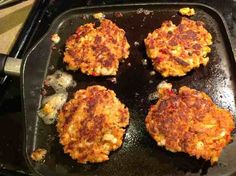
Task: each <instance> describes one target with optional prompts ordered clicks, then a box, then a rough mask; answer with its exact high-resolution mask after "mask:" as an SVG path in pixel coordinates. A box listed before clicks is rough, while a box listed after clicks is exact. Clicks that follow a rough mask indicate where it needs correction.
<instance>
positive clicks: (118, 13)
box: [114, 12, 123, 18]
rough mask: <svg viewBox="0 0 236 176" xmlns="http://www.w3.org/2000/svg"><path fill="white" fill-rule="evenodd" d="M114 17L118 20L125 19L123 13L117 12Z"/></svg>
mask: <svg viewBox="0 0 236 176" xmlns="http://www.w3.org/2000/svg"><path fill="white" fill-rule="evenodd" d="M114 15H115V17H117V18H120V17H123V13H121V12H115V13H114Z"/></svg>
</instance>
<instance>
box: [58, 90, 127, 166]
mask: <svg viewBox="0 0 236 176" xmlns="http://www.w3.org/2000/svg"><path fill="white" fill-rule="evenodd" d="M128 123H129V111H128V108H125V105H124V104H122V103H121V102H120V101H119V100H118V99H117V98H116V94H115V93H114V92H113V91H112V90H108V89H106V88H105V87H103V86H90V87H88V88H87V89H81V90H79V91H77V92H76V93H75V94H74V98H72V99H71V100H70V101H68V102H67V103H66V104H65V105H64V106H63V108H62V109H61V111H60V112H59V117H58V121H57V131H58V133H59V137H60V143H61V144H62V145H63V146H64V152H65V153H69V155H70V156H71V157H72V158H73V159H75V160H77V161H78V162H79V163H87V162H91V163H97V162H103V161H106V160H108V159H109V157H108V155H109V153H110V151H114V150H116V149H118V148H119V147H120V146H121V145H122V140H123V135H124V133H125V127H126V126H127V125H128Z"/></svg>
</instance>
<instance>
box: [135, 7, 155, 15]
mask: <svg viewBox="0 0 236 176" xmlns="http://www.w3.org/2000/svg"><path fill="white" fill-rule="evenodd" d="M136 13H137V14H141V13H143V14H144V15H150V14H151V13H153V11H152V10H146V9H143V8H139V9H137V11H136Z"/></svg>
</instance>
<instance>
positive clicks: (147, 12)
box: [143, 10, 153, 15]
mask: <svg viewBox="0 0 236 176" xmlns="http://www.w3.org/2000/svg"><path fill="white" fill-rule="evenodd" d="M152 12H153V11H151V10H143V13H144V15H150V14H151V13H152Z"/></svg>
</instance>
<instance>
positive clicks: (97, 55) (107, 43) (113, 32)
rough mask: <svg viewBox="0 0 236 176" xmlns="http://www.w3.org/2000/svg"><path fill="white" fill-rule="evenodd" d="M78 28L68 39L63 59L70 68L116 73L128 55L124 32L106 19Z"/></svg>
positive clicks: (100, 74)
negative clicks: (98, 24)
mask: <svg viewBox="0 0 236 176" xmlns="http://www.w3.org/2000/svg"><path fill="white" fill-rule="evenodd" d="M100 23H101V24H100V26H99V27H97V28H95V24H94V23H88V24H85V25H83V26H80V27H78V29H77V30H76V33H75V34H73V35H72V36H70V37H69V38H68V40H67V42H66V50H65V53H64V62H65V63H67V64H68V69H70V70H78V69H80V70H81V72H82V73H85V74H87V75H92V76H107V75H116V73H117V70H118V67H119V61H121V60H122V59H126V58H128V56H129V48H130V45H129V43H128V42H127V39H126V37H125V31H124V30H123V29H120V28H119V27H117V26H116V24H114V23H113V22H112V21H110V20H107V19H101V20H100Z"/></svg>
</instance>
